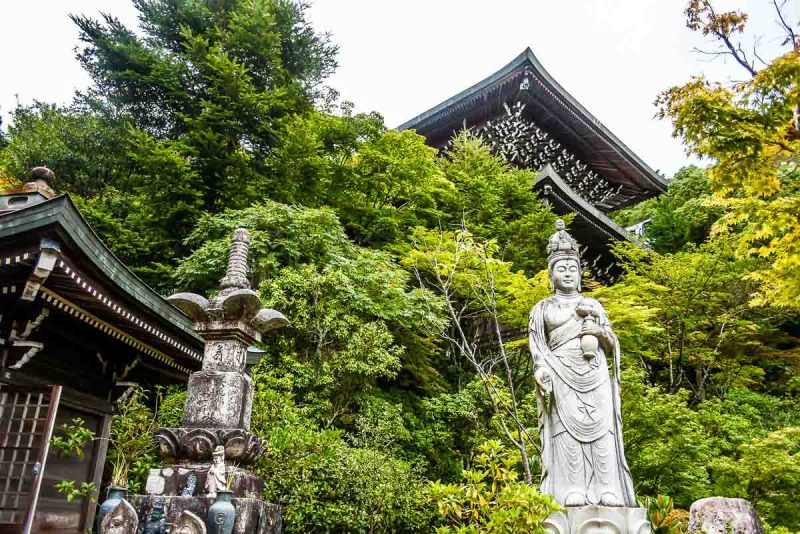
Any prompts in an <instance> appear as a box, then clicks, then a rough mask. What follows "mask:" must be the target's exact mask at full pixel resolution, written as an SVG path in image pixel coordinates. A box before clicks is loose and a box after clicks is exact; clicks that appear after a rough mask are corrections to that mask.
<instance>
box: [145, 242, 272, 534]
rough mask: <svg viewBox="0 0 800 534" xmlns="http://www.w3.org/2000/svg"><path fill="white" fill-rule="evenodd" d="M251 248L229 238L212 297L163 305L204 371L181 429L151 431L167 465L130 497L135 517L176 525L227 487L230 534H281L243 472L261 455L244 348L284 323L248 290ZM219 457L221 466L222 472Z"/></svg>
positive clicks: (255, 480) (193, 380) (255, 481)
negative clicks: (179, 314) (172, 309)
mask: <svg viewBox="0 0 800 534" xmlns="http://www.w3.org/2000/svg"><path fill="white" fill-rule="evenodd" d="M249 243H250V236H249V234H248V233H247V230H245V229H243V228H239V229H237V230H236V231H235V232H234V235H233V239H232V243H231V250H230V257H229V260H228V270H227V272H226V274H225V276H224V277H223V278H222V280H221V282H220V285H221V290H220V292H219V293H218V294H217V295H216V296H215V297H213V298H211V299H206V298H204V297H202V296H200V295H196V294H194V293H178V294H175V295H173V296H171V297H169V299H167V300H168V301H169V302H171V303H172V304H173V305H175V306H176V307H177V308H178V309H180V310H181V311H183V312H184V313H185V314H186V315H188V316H189V317H190V318H191V319H192V320H193V321H194V329H195V331H196V332H197V333H198V334H199V335H200V336H201V337H202V338H203V339H204V340H205V342H206V344H205V350H204V354H203V365H202V369H201V370H200V371H198V372H196V373H193V374H192V375H191V376H190V377H189V386H188V391H187V396H186V405H185V407H184V412H183V423H182V426H181V427H179V428H161V429H159V430H158V431H157V432H156V440H157V442H158V446H159V449H160V452H161V455H162V457H163V458H165V459H167V461H168V462H169V463H168V464H167V465H165V466H164V467H162V468H160V469H153V470H151V472H150V475H149V477H148V479H147V488H146V492H147V495H146V496H143V497H138V498H134V499H133V501H134V506H135V507H136V508H137V510H138V512H139V516H140V517H142V516H144V517H147V516H148V515H149V514H151V513H152V510H153V508H154V506H155V507H160V506H161V505H163V508H164V516H165V520H166V523H167V524H177V523H178V522H179V521H181V520H182V516H184V515H187V514H184V512H187V513H192V514H195V515H196V516H197V517H200V518H205V517H206V516H207V514H208V508H209V507H210V506H211V504H212V503H213V502H214V498H213V496H214V495H215V492H216V490H224V489H226V488H225V487H220V485H223V486H224V485H228V486H229V489H230V491H232V493H233V499H232V502H233V505H234V507H235V509H236V520H235V525H234V528H233V532H234V533H236V534H239V533H242V534H244V533H248V534H251V533H271V532H280V514H279V511H278V508H277V507H276V506H274V505H270V504H267V503H265V502H264V501H263V500H262V499H261V495H262V492H263V488H264V483H263V481H262V480H261V478H260V477H258V476H256V475H255V474H253V473H251V472H250V471H248V470H247V469H246V468H245V467H242V466H247V465H248V464H250V463H252V462H254V461H255V460H256V459H257V458H258V457H259V456H260V455H261V453H262V451H263V446H262V444H261V442H260V441H259V439H258V438H257V437H256V436H254V435H253V434H252V433H251V432H250V413H251V410H252V407H253V384H252V381H251V380H250V377H249V376H248V375H247V374H246V373H245V363H246V355H247V348H248V347H250V346H251V345H252V344H253V343H255V342H258V341H260V340H261V336H262V335H263V334H264V333H265V332H267V331H269V330H273V329H275V328H280V327H281V326H284V325H285V324H287V320H286V318H285V317H284V316H283V314H281V313H280V312H277V311H275V310H271V309H266V308H262V307H261V301H260V299H259V298H258V295H257V294H256V292H255V291H253V290H252V289H250V284H249V282H248V279H247V252H248V247H249ZM223 451H224V463H225V465H226V466H227V467H222V468H220V466H221V463H222V456H223ZM215 452H216V454H215ZM215 456H216V458H215Z"/></svg>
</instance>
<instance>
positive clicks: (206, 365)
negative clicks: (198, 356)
mask: <svg viewBox="0 0 800 534" xmlns="http://www.w3.org/2000/svg"><path fill="white" fill-rule="evenodd" d="M246 358H247V345H245V344H244V343H242V342H241V341H239V340H238V339H223V340H215V341H208V342H206V348H205V352H204V355H203V371H234V372H237V373H241V372H242V371H243V370H244V364H245V359H246Z"/></svg>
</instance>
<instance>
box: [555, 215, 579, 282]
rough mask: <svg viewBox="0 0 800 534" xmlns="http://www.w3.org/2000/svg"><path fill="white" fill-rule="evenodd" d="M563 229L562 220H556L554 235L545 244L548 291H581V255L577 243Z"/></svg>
mask: <svg viewBox="0 0 800 534" xmlns="http://www.w3.org/2000/svg"><path fill="white" fill-rule="evenodd" d="M564 228H566V226H565V225H564V220H563V219H558V220H556V233H554V234H553V235H551V236H550V239H549V240H548V243H547V269H548V270H549V271H550V291H555V290H556V289H559V290H561V291H567V292H569V291H574V290H578V291H580V290H581V253H580V248H579V246H578V242H577V241H575V239H574V238H573V237H572V236H571V235H569V234H568V233H567V232H566V231H565V230H564Z"/></svg>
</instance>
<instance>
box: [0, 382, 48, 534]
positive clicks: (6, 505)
mask: <svg viewBox="0 0 800 534" xmlns="http://www.w3.org/2000/svg"><path fill="white" fill-rule="evenodd" d="M60 398H61V386H18V385H9V384H3V383H0V534H5V533H14V534H28V533H29V532H30V531H31V526H32V524H33V517H34V513H35V511H36V503H37V500H38V498H39V490H40V489H41V485H42V475H43V473H44V468H45V461H46V460H47V452H48V449H49V446H50V437H51V436H52V434H53V426H54V424H55V416H56V412H57V410H58V403H59V400H60Z"/></svg>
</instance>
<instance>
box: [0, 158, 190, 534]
mask: <svg viewBox="0 0 800 534" xmlns="http://www.w3.org/2000/svg"><path fill="white" fill-rule="evenodd" d="M50 178H52V173H51V172H50V171H49V170H48V169H46V168H43V167H38V168H36V169H34V171H33V177H32V180H31V181H30V182H28V183H27V184H25V185H24V186H23V187H22V188H20V189H16V190H10V191H0V532H60V533H70V532H74V533H81V532H85V531H86V529H89V528H91V525H92V521H93V517H94V514H95V503H94V502H91V501H90V500H89V499H87V498H78V499H75V500H73V501H72V502H67V499H66V498H65V495H63V494H61V493H58V492H57V490H56V489H55V487H54V486H55V484H56V483H57V482H59V481H61V480H74V481H75V482H76V485H77V486H80V484H81V483H82V482H94V483H95V484H96V486H97V487H98V488H100V487H101V485H102V484H101V482H102V476H103V466H104V463H105V458H106V450H107V447H108V440H107V439H102V438H107V437H108V435H109V425H110V420H111V413H112V402H113V401H114V400H116V399H117V398H118V397H119V396H120V395H122V394H125V391H126V389H127V388H128V387H130V386H131V385H134V384H140V385H142V386H144V387H146V388H147V389H150V390H152V389H153V388H154V387H155V386H157V385H159V384H160V385H168V384H178V383H185V382H186V380H187V378H188V376H189V375H190V373H192V372H193V371H196V370H198V369H199V368H200V362H201V359H202V354H203V346H204V342H203V340H202V339H201V338H200V337H199V336H198V335H197V334H196V333H195V332H194V331H193V330H192V321H191V319H189V318H188V317H187V316H186V315H184V314H183V313H181V312H180V311H179V310H178V309H177V308H175V307H174V306H172V305H171V304H169V303H168V302H167V301H166V300H164V299H163V298H162V297H161V296H160V295H159V294H158V293H156V292H155V291H154V290H152V289H151V288H149V287H148V286H147V285H146V284H145V283H144V282H142V281H141V280H139V279H138V278H137V277H136V276H135V275H134V274H133V273H132V272H131V271H130V270H128V268H127V267H125V265H123V264H122V262H121V261H120V260H119V259H117V258H116V257H115V256H114V255H113V254H112V253H111V252H110V251H109V250H108V248H106V246H105V245H104V244H103V243H102V242H101V241H100V239H99V238H98V237H97V235H96V234H95V233H94V232H93V231H92V229H91V228H90V227H89V225H88V224H87V222H86V221H85V220H84V219H83V217H82V216H81V214H80V213H79V212H78V210H77V208H76V207H75V205H74V204H73V202H72V200H70V198H69V197H68V196H66V195H62V196H55V195H54V193H53V191H52V190H51V189H50V187H49V186H48V184H47V181H48V179H50ZM78 417H79V418H81V419H83V421H85V424H86V426H87V427H88V428H89V429H91V430H92V431H93V432H94V433H95V435H96V436H97V437H99V438H101V439H95V440H93V441H91V443H88V444H87V445H86V446H85V448H84V451H83V455H82V456H78V455H71V456H69V457H64V455H62V454H59V453H58V451H56V450H54V449H53V448H48V446H49V443H50V439H51V436H52V435H53V433H54V432H55V433H56V434H58V431H59V428H60V427H61V425H63V424H65V423H69V422H70V421H72V420H73V419H74V418H78ZM103 498H104V495H100V496H99V500H100V501H102V500H103Z"/></svg>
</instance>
